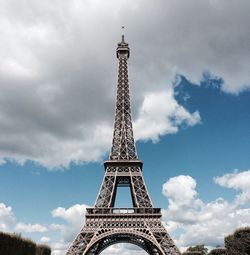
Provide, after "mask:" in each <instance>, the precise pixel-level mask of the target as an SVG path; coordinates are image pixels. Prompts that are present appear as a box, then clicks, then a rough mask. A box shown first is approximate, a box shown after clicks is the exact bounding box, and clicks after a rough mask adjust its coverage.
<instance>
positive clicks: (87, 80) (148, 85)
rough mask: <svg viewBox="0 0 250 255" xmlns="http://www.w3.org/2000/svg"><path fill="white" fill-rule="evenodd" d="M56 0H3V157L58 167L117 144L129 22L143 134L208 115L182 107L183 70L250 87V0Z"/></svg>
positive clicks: (233, 88) (155, 135) (232, 88)
mask: <svg viewBox="0 0 250 255" xmlns="http://www.w3.org/2000/svg"><path fill="white" fill-rule="evenodd" d="M56 3H57V4H55V2H53V3H52V2H51V1H49V0H44V1H42V3H41V1H25V2H23V1H22V2H20V1H18V0H10V1H7V0H1V1H0V7H1V10H3V11H2V13H1V17H0V33H1V42H0V57H1V58H0V89H1V96H0V106H1V107H0V129H1V134H2V135H1V137H0V163H3V162H4V160H5V159H8V158H10V159H15V160H16V161H18V162H20V163H24V162H25V161H26V160H34V161H36V162H38V163H40V164H42V165H44V166H47V167H51V168H52V167H56V166H68V164H70V162H72V161H73V162H84V161H88V162H89V161H96V160H99V159H100V158H101V157H102V156H103V155H104V153H105V152H107V151H108V149H109V146H110V143H111V135H112V123H113V113H114V110H113V108H114V98H115V91H114V90H115V84H116V75H117V74H116V65H117V62H116V59H115V47H116V42H117V40H118V39H119V37H120V33H121V31H120V26H121V24H124V25H125V26H126V27H127V31H126V38H128V40H129V42H130V43H131V44H130V46H131V59H130V74H129V75H130V84H131V85H132V86H131V91H132V95H133V97H132V99H133V100H132V102H134V103H133V112H134V113H135V123H137V124H136V125H137V126H138V128H137V130H136V133H137V134H138V138H140V139H143V140H148V139H151V140H153V141H156V140H157V139H159V136H160V135H163V134H169V133H175V132H177V131H178V126H179V125H181V124H183V123H186V124H187V125H191V126H192V125H194V124H196V123H197V122H199V115H198V112H194V113H189V112H188V111H187V110H186V109H185V108H183V107H182V106H181V105H178V104H177V103H176V101H175V100H174V98H173V97H172V96H173V95H172V94H171V92H169V90H168V89H169V87H171V82H172V81H173V80H174V77H175V75H176V74H177V73H179V74H183V75H185V76H186V78H187V79H189V80H191V81H193V82H196V83H199V82H200V80H201V79H202V73H203V72H204V71H205V70H208V71H210V72H211V73H212V75H215V76H218V77H222V78H223V79H224V80H225V84H224V85H223V90H224V91H227V92H233V93H236V94H237V93H239V92H240V91H243V90H244V89H246V88H249V86H250V76H249V75H250V74H249V70H248V67H249V65H250V62H249V61H250V60H249V57H248V56H249V51H250V49H249V43H248V42H249V25H248V24H250V16H249V13H248V10H249V8H250V2H249V1H247V0H239V1H237V2H234V1H228V0H221V1H209V0H207V1H199V2H197V1H195V0H189V1H185V2H183V1H180V0H176V1H170V0H157V1H154V3H152V2H151V1H150V0H143V1H142V0H139V1H136V2H135V1H131V0H129V1H123V0H118V1H117V0H116V1H115V0H111V1H109V2H108V3H107V2H106V1H103V0H102V1H91V2H89V1H81V0H75V1H66V0H61V1H58V0H57V1H56ZM149 17H150V18H149ZM107 27H108V29H107ZM239 28H240V29H239ZM149 35H150V36H149ZM164 90H165V92H163V91H164ZM158 95H159V96H160V97H159V99H161V101H160V102H161V104H163V105H162V106H161V105H157V104H156V103H157V102H155V97H156V96H158ZM164 97H165V98H167V99H166V101H168V102H169V103H170V105H169V106H167V105H166V102H165V101H163V98H164ZM152 101H153V105H152ZM162 102H163V103H162ZM156 107H157V108H158V109H159V110H160V113H159V115H158V114H157V115H158V116H155V115H156V114H155V108H156ZM161 107H162V109H161ZM146 110H149V112H146ZM173 110H174V111H175V113H173ZM152 113H154V116H152ZM169 114H170V115H169ZM160 117H162V118H164V120H162V118H160ZM171 117H173V122H172V119H171ZM151 121H152V123H151ZM142 125H144V128H145V127H148V128H146V129H145V130H144V131H143V132H142V129H141V126H142Z"/></svg>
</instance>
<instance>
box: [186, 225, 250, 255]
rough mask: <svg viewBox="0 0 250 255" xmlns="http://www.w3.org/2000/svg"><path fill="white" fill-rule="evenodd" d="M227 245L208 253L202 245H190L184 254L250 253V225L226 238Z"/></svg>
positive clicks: (224, 254) (242, 254)
mask: <svg viewBox="0 0 250 255" xmlns="http://www.w3.org/2000/svg"><path fill="white" fill-rule="evenodd" d="M224 244H225V247H224V248H222V247H220V248H216V249H213V250H211V251H210V252H209V253H208V249H207V248H206V247H205V246H204V245H203V244H202V245H196V246H193V247H189V248H188V249H187V251H185V252H183V253H182V254H183V255H250V227H245V228H240V229H237V230H236V231H235V232H234V233H233V234H232V235H228V236H226V237H225V238H224Z"/></svg>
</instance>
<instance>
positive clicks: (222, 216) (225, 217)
mask: <svg viewBox="0 0 250 255" xmlns="http://www.w3.org/2000/svg"><path fill="white" fill-rule="evenodd" d="M249 174H250V171H249V170H247V171H243V172H235V173H229V174H225V175H223V176H221V177H216V178H214V180H215V183H216V184H219V185H220V186H222V187H227V188H232V189H235V190H237V191H238V194H237V195H236V196H235V198H234V200H233V201H232V202H229V201H227V200H225V199H223V198H221V197H219V198H217V199H216V200H215V201H211V202H204V201H202V200H201V199H199V197H198V195H199V194H198V193H197V191H196V185H197V183H196V181H195V180H194V179H193V178H192V177H191V176H183V175H181V176H177V177H173V178H171V179H169V180H168V181H167V182H166V183H165V184H164V185H163V188H162V193H163V195H164V196H166V198H167V199H168V202H169V207H168V209H166V210H164V220H165V222H166V225H167V229H169V231H170V232H171V233H174V232H175V231H177V230H178V231H179V232H180V233H181V234H180V235H179V236H178V238H177V244H178V246H180V247H188V246H191V245H197V244H205V245H207V246H210V247H216V246H217V245H222V246H223V244H224V237H225V236H226V235H228V234H231V233H232V232H233V231H234V230H235V229H236V228H239V227H243V226H247V225H250V196H249V190H250V183H249V181H248V182H247V181H246V180H249Z"/></svg>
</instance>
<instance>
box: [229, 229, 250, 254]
mask: <svg viewBox="0 0 250 255" xmlns="http://www.w3.org/2000/svg"><path fill="white" fill-rule="evenodd" d="M225 247H226V250H227V255H249V254H250V227H245V228H240V229H237V230H236V231H235V232H234V233H233V234H232V235H229V236H226V237H225Z"/></svg>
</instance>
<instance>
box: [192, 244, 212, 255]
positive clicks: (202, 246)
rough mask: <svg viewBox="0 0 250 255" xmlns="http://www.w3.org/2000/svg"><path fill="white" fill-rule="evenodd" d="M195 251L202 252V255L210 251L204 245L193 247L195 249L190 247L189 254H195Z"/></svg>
mask: <svg viewBox="0 0 250 255" xmlns="http://www.w3.org/2000/svg"><path fill="white" fill-rule="evenodd" d="M193 251H194V252H200V254H201V255H206V254H207V251H208V249H207V248H206V247H205V245H204V244H201V245H196V246H193V247H189V248H188V249H187V252H193Z"/></svg>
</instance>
